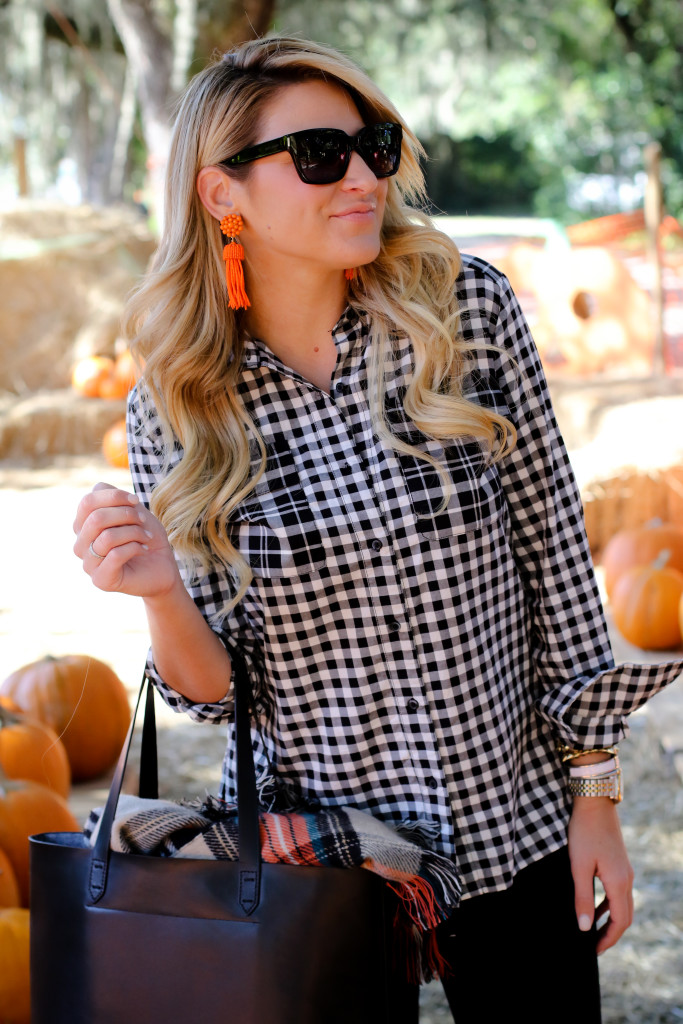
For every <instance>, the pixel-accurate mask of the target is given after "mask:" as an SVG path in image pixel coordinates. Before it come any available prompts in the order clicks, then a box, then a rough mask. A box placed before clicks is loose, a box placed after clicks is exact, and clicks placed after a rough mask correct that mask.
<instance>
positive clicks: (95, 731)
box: [0, 654, 130, 845]
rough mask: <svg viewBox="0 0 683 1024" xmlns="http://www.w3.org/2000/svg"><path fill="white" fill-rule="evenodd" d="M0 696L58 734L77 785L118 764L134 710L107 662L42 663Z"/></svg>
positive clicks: (79, 657)
mask: <svg viewBox="0 0 683 1024" xmlns="http://www.w3.org/2000/svg"><path fill="white" fill-rule="evenodd" d="M0 694H2V695H3V696H6V697H9V699H10V700H12V701H14V703H15V704H18V705H19V707H20V708H22V709H23V710H24V711H26V712H27V713H28V714H30V715H33V716H34V717H36V718H39V719H40V720H41V722H45V723H46V724H47V725H49V726H50V727H51V728H52V729H54V731H55V732H56V733H57V735H58V736H59V737H60V739H61V741H62V743H63V744H64V746H65V747H66V752H67V754H68V757H69V763H70V765H71V774H72V777H73V780H74V781H75V782H76V781H78V782H81V781H84V780H86V779H93V778H96V777H97V776H98V775H102V774H103V772H106V771H107V769H109V768H110V767H111V766H112V764H113V763H114V761H116V759H117V757H118V755H119V752H120V750H121V747H122V745H123V741H124V739H125V738H126V732H127V730H128V724H129V722H130V707H129V704H128V695H127V694H126V689H125V687H124V685H123V683H122V682H121V680H120V679H119V677H118V676H117V675H116V673H115V672H114V671H113V670H112V669H110V668H109V666H108V665H105V664H104V662H102V661H98V660H97V658H91V657H89V656H88V655H86V654H69V655H65V656H64V657H62V658H52V657H47V658H42V659H41V660H40V661H34V662H32V663H31V664H30V665H24V666H23V667H22V668H20V669H17V671H16V672H13V673H12V675H11V676H8V678H7V679H6V680H5V681H4V683H3V684H2V686H1V687H0ZM0 845H2V843H0Z"/></svg>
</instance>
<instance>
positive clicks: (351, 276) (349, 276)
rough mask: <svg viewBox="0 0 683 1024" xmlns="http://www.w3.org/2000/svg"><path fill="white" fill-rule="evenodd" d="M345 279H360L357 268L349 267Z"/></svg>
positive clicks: (345, 272)
mask: <svg viewBox="0 0 683 1024" xmlns="http://www.w3.org/2000/svg"><path fill="white" fill-rule="evenodd" d="M344 277H345V278H346V280H347V281H355V280H356V278H357V277H358V271H357V270H356V268H355V267H349V268H348V270H345V271H344Z"/></svg>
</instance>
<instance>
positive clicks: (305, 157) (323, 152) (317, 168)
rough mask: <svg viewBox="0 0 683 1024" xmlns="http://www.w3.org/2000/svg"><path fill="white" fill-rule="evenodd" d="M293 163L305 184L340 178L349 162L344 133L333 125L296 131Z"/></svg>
mask: <svg viewBox="0 0 683 1024" xmlns="http://www.w3.org/2000/svg"><path fill="white" fill-rule="evenodd" d="M293 155H294V156H295V160H294V162H295V164H296V166H297V169H298V171H299V174H300V176H301V178H302V179H303V181H306V182H308V184H309V185H330V184H332V182H334V181H341V179H342V178H343V177H344V175H345V174H346V169H347V167H348V166H349V151H348V145H347V136H346V135H345V134H344V132H342V131H337V130H336V129H333V128H327V129H325V128H323V129H321V130H320V131H310V132H297V135H296V154H293Z"/></svg>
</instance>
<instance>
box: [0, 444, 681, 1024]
mask: <svg viewBox="0 0 683 1024" xmlns="http://www.w3.org/2000/svg"><path fill="white" fill-rule="evenodd" d="M100 479H107V480H110V481H111V482H113V483H116V484H119V485H121V486H124V487H129V486H130V478H129V476H128V473H127V472H125V471H122V470H111V469H109V468H107V467H106V466H105V465H104V463H101V462H99V461H97V460H89V459H85V458H83V459H79V458H63V459H59V458H58V459H53V460H51V461H50V464H49V465H46V466H45V467H44V468H40V467H35V466H34V467H33V468H30V469H29V468H28V467H26V466H22V465H21V464H18V463H14V464H13V463H8V462H5V463H0V489H1V490H2V494H1V496H0V502H1V507H2V520H3V522H4V524H5V528H4V530H3V532H2V536H1V537H0V565H2V573H1V574H0V672H1V673H2V675H1V676H0V678H4V677H5V676H6V675H8V674H9V673H10V672H11V671H13V670H14V669H15V668H17V667H18V666H20V665H22V664H25V663H27V662H29V661H33V660H35V659H36V658H39V657H41V656H42V655H44V654H54V655H58V654H67V653H87V654H91V655H93V656H94V657H97V658H100V659H101V660H103V661H106V662H108V663H109V664H110V665H112V667H113V668H114V669H115V671H116V672H117V673H118V674H119V675H120V676H121V678H122V679H123V680H124V681H125V682H126V685H127V686H128V688H129V690H130V693H131V695H132V694H133V692H134V691H135V690H136V689H137V685H138V683H139V678H140V675H141V671H142V667H143V663H144V657H145V653H146V650H147V635H146V623H145V617H144V613H143V611H142V608H141V606H140V604H139V602H137V601H136V600H134V599H131V598H127V597H124V596H121V595H111V594H102V593H100V592H98V591H97V590H95V589H94V588H93V587H92V585H91V584H90V582H89V580H88V579H87V577H86V576H85V575H84V574H83V572H82V570H81V568H80V562H79V561H78V560H77V559H76V558H75V557H74V555H73V553H72V551H71V545H72V543H73V540H72V538H73V534H72V529H71V524H72V522H73V518H74V514H75V509H76V505H77V502H78V500H79V498H80V496H81V495H82V494H83V493H84V492H85V491H86V490H88V489H89V488H90V487H91V486H92V485H93V484H94V483H95V482H96V481H97V480H100ZM615 641H616V645H617V656H618V657H619V658H620V659H628V658H633V657H634V655H635V656H637V657H639V658H640V660H644V658H643V655H642V652H640V653H639V654H638V652H635V651H634V649H633V648H627V647H626V646H625V645H624V644H623V642H622V641H620V640H619V639H618V638H617V637H615ZM679 696H680V701H679V703H680V704H683V690H681V691H680V695H679ZM657 699H658V698H656V699H655V700H657ZM675 699H676V700H679V698H678V697H676V698H675ZM159 710H160V731H161V736H160V759H161V777H162V780H163V788H164V792H165V793H166V794H168V795H170V796H174V797H179V796H191V795H197V794H201V793H202V792H203V791H204V790H206V789H208V790H210V791H211V790H213V789H215V786H216V784H217V780H218V777H219V766H220V760H221V755H222V750H223V744H224V738H223V733H222V730H221V728H220V727H211V726H199V725H195V724H193V723H191V722H189V721H188V720H186V719H184V718H183V717H182V716H179V715H175V714H173V713H172V712H170V711H168V710H167V709H165V708H164V709H162V708H160V709H159ZM661 721H662V716H660V717H659V718H657V717H656V716H652V715H650V714H646V713H639V714H637V715H635V716H633V719H632V733H631V737H630V738H629V740H627V741H626V742H624V744H623V746H622V754H623V762H624V774H625V779H626V786H627V791H626V798H625V801H624V803H623V804H622V810H621V818H622V822H623V825H624V830H625V833H626V838H627V842H628V846H629V850H630V853H631V857H632V861H633V865H634V868H635V872H636V882H635V904H636V921H635V924H634V925H633V927H632V928H631V930H630V931H629V932H628V933H627V935H626V936H625V937H624V938H623V939H622V941H621V943H620V944H619V945H618V946H617V947H616V948H615V949H613V950H609V951H608V952H607V953H606V954H605V955H604V956H603V957H602V958H601V976H602V986H603V994H604V1022H605V1024H674V1022H678V1021H681V1020H683V941H682V940H683V786H682V785H681V780H680V777H679V775H678V774H677V771H676V767H675V763H674V756H673V751H672V749H671V743H670V742H669V743H668V749H669V752H668V753H665V752H664V750H663V747H662V735H661V733H662V727H661ZM107 788H108V780H107V779H102V780H98V781H97V782H96V783H95V784H93V785H89V786H85V787H84V786H81V787H77V788H76V789H75V790H74V793H73V796H72V806H73V809H74V811H75V813H76V814H77V815H78V816H79V817H80V818H81V819H83V818H84V817H85V815H86V814H87V811H88V810H89V808H90V807H92V806H95V805H97V804H98V803H100V802H102V800H103V799H104V797H105V796H106V792H107ZM552 927H553V926H552V916H550V918H549V929H548V934H546V935H543V936H539V941H551V940H552ZM560 966H561V968H562V969H563V970H565V971H566V975H565V976H566V990H565V992H563V993H562V994H561V995H560V994H559V993H558V995H559V997H560V998H563V997H565V994H566V992H570V986H571V965H560ZM422 995H423V999H422V1016H421V1022H422V1024H437V1022H448V1021H451V1018H450V1015H449V1012H448V1010H447V1008H446V1004H445V1001H444V999H443V995H442V992H441V988H440V986H439V985H438V984H431V985H429V986H426V987H425V988H424V990H423V994H422ZM576 1019H577V1021H580V1020H581V1015H580V1010H579V1008H578V1007H577V1017H576ZM482 1024H489V1022H486V1021H482Z"/></svg>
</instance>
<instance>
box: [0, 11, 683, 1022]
mask: <svg viewBox="0 0 683 1024" xmlns="http://www.w3.org/2000/svg"><path fill="white" fill-rule="evenodd" d="M269 32H273V33H287V34H295V35H299V36H302V37H311V38H314V39H316V40H318V41H320V42H324V43H327V44H330V45H332V46H335V47H337V48H339V49H341V50H343V51H345V52H346V53H348V54H349V55H350V56H351V57H353V58H355V59H356V60H357V61H358V62H359V63H360V64H361V65H363V66H364V67H365V69H366V70H367V71H368V72H369V73H370V75H371V76H372V77H373V78H374V79H375V80H376V81H377V82H378V84H379V85H380V86H381V87H382V88H383V89H384V91H385V92H386V93H387V94H388V95H389V97H390V98H391V99H392V101H393V102H394V103H395V105H396V106H397V107H398V109H399V110H400V111H401V113H402V114H403V116H404V117H405V118H406V120H407V121H408V123H409V124H410V125H411V126H412V128H413V129H414V130H415V131H416V133H417V135H418V136H419V138H420V140H421V141H422V143H423V145H424V147H425V150H426V152H427V156H428V158H427V160H426V162H425V165H424V170H425V174H426V178H427V183H428V191H429V195H430V201H431V207H430V212H431V213H432V214H433V215H434V216H435V218H436V220H437V223H438V224H439V226H440V227H441V228H442V229H443V230H444V231H446V232H447V233H449V234H450V235H451V236H452V237H453V238H454V239H455V240H456V242H457V243H458V244H459V246H460V247H461V249H462V250H464V251H468V252H474V253H475V254H476V255H479V256H482V257H483V258H485V259H489V260H490V261H491V262H492V263H494V264H496V265H497V266H499V267H500V269H502V270H503V271H504V272H505V273H507V274H508V276H509V277H510V280H511V282H512V284H513V286H514V288H515V290H516V292H517V294H518V296H519V298H520V302H521V304H522V307H523V309H524V312H525V314H526V316H527V319H528V320H529V323H530V326H531V328H532V331H533V333H534V337H535V339H536V342H537V344H538V347H539V350H540V352H541V356H542V359H543V362H544V365H545V368H546V372H547V375H548V378H549V383H550V388H551V392H552V397H553V402H554V406H555V409H556V412H557V416H558V419H559V421H560V426H561V428H562V431H563V433H564V436H565V439H566V441H567V445H568V448H569V452H570V458H571V460H572V464H573V466H574V470H575V472H576V475H577V479H578V483H579V487H580V490H581V495H582V498H583V502H584V508H585V513H586V525H587V530H588V536H589V541H590V544H591V549H592V551H593V555H594V558H595V561H596V564H597V569H598V577H599V581H600V584H601V586H602V587H603V594H604V596H605V599H606V602H607V613H608V619H609V624H610V629H611V633H612V637H613V641H614V645H615V653H616V655H617V657H618V658H619V659H622V660H655V659H663V658H667V657H670V656H674V654H676V652H678V653H677V656H680V649H681V647H682V646H683V642H682V639H681V622H682V621H683V619H682V611H683V609H682V607H681V595H683V430H681V424H682V423H683V230H682V228H681V221H682V220H683V59H682V54H683V10H682V8H681V4H680V0H242V2H234V0H55V2H50V0H0V297H1V302H0V487H1V488H2V495H1V498H0V500H1V502H2V505H1V507H2V516H3V524H4V525H5V529H4V530H3V531H2V532H0V565H1V566H2V571H1V572H0V644H1V647H0V668H2V669H3V670H4V671H2V675H1V676H0V678H3V677H4V676H6V675H9V674H10V672H12V671H14V670H15V669H17V668H18V667H19V666H21V665H23V664H25V663H28V662H32V661H33V660H35V659H39V658H42V657H43V656H44V655H48V654H53V655H66V654H71V653H76V652H82V653H85V654H86V655H88V656H91V657H93V658H100V659H102V660H104V661H105V662H107V663H108V664H110V665H112V666H113V667H114V669H115V671H116V672H117V673H118V675H119V676H120V677H121V678H122V679H123V680H124V681H125V684H126V686H127V688H128V689H129V692H131V693H132V691H133V690H134V689H135V686H136V682H137V679H138V678H139V675H140V671H141V669H142V665H143V662H144V657H145V653H146V649H147V643H148V638H147V632H146V622H145V618H144V614H143V611H142V608H141V607H140V606H139V603H138V602H135V601H133V600H132V599H128V598H125V597H123V596H121V595H110V594H103V593H100V592H98V591H96V590H95V589H94V588H93V587H92V585H91V584H90V582H89V580H88V579H87V578H86V577H85V576H84V574H83V573H82V570H81V567H80V563H79V562H78V561H77V559H76V558H75V557H74V556H73V554H72V552H71V545H72V543H73V534H72V529H71V524H72V521H73V518H74V515H75V510H76V505H77V502H78V500H79V498H80V497H81V495H82V494H83V493H84V492H85V491H86V490H88V489H89V488H90V487H91V486H92V485H93V484H94V483H95V482H96V481H97V480H100V479H108V480H110V481H111V482H113V483H115V484H117V485H120V486H123V487H127V488H130V487H131V481H130V476H129V473H128V469H127V459H126V454H125V441H124V439H123V437H122V427H121V422H122V418H123V415H124V412H125V403H126V397H125V396H126V394H127V391H128V389H129V387H130V385H131V383H132V380H133V378H134V369H133V368H132V366H131V362H130V358H129V354H128V352H127V348H126V342H125V340H124V339H123V338H122V337H121V335H120V326H119V324H120V317H121V312H122V309H123V304H124V302H125V297H126V295H127V293H128V292H129V291H130V289H131V288H132V287H133V286H134V284H135V282H136V281H137V280H138V279H139V277H140V275H141V274H142V273H143V272H144V270H145V267H146V266H147V264H148V261H149V259H150V256H151V255H152V253H153V252H154V248H155V245H156V240H157V237H158V231H159V226H160V221H161V218H162V216H163V212H162V209H161V202H160V196H161V183H162V181H163V176H164V169H165V162H166V154H167V149H168V145H169V138H170V125H171V122H172V115H173V108H174V103H175V101H176V99H177V97H178V95H179V93H180V92H181V91H182V89H183V86H184V85H185V83H186V82H187V81H188V80H189V78H190V77H191V76H192V75H193V74H195V73H196V72H197V71H198V70H200V69H201V68H202V67H203V66H204V64H205V63H206V61H207V60H208V59H209V58H210V57H211V55H212V54H213V53H214V52H215V51H223V50H226V49H229V48H230V47H231V46H233V45H235V44H236V43H239V42H240V41H243V40H245V39H248V38H253V37H254V36H258V35H263V34H266V33H269ZM639 573H640V575H638V574H639ZM618 577H619V582H620V587H617V585H616V581H617V578H618ZM622 578H623V579H624V580H626V583H624V584H623V585H621V579H622ZM610 580H611V582H610ZM644 588H645V589H644ZM653 588H654V589H653ZM617 591H618V593H617ZM645 591H646V592H645ZM627 612H628V614H627ZM681 683H682V681H681V680H680V679H679V680H678V683H677V684H674V686H673V687H671V689H670V691H669V692H668V693H667V694H664V695H662V696H661V697H660V698H657V699H655V700H653V701H652V702H651V705H649V707H648V712H647V715H643V716H634V718H633V722H634V726H633V736H632V740H631V741H630V742H631V746H630V747H628V746H627V747H625V748H624V758H625V760H626V762H627V764H628V776H627V778H628V783H627V784H628V785H630V787H631V788H630V791H629V790H627V793H628V797H627V801H626V802H625V803H624V805H623V807H624V812H623V821H624V823H625V829H626V832H627V838H628V841H629V848H630V850H631V852H632V856H633V857H634V863H635V864H636V869H637V881H636V885H637V889H636V906H637V923H636V925H635V926H634V928H633V929H632V930H631V932H629V933H628V936H627V937H626V939H624V940H623V942H622V943H620V945H619V946H618V947H617V949H616V950H615V951H610V953H608V954H607V956H606V957H605V964H604V969H603V977H604V979H605V982H604V986H605V1007H606V1009H605V1020H606V1021H607V1022H608V1024H625V1022H633V1024H651V1022H668V1024H671V1022H674V1021H678V1020H682V1019H683V959H682V957H683V943H682V941H681V940H682V939H683V791H682V789H681V782H680V779H681V775H682V774H683V685H681ZM161 721H162V729H163V730H167V729H168V730H171V735H172V736H173V740H172V743H171V747H170V748H169V749H170V755H169V756H168V758H167V760H166V761H165V762H164V772H165V778H167V783H168V785H169V786H172V787H175V788H173V789H172V792H171V793H170V795H174V796H179V795H185V794H187V793H188V792H190V793H191V792H192V789H191V788H190V787H191V786H195V785H199V786H200V787H201V785H204V784H206V785H207V786H211V785H212V780H214V781H215V780H216V778H217V772H218V762H219V761H220V755H221V748H222V745H223V743H224V739H223V737H222V736H221V735H216V734H215V732H214V734H213V739H211V740H209V739H208V738H207V736H206V735H205V733H204V732H202V727H198V726H195V725H193V724H191V723H189V722H188V721H187V720H186V719H185V718H184V717H182V716H173V715H170V713H169V714H168V715H166V717H164V715H163V713H162V716H161ZM197 730H199V732H198V731H197ZM209 731H210V730H209ZM176 784H177V785H176ZM106 788H107V779H106V778H104V779H100V780H99V781H98V782H96V784H95V788H94V789H93V788H92V787H88V788H86V790H85V791H83V790H81V791H80V792H79V791H78V787H75V791H74V795H73V796H72V798H71V800H72V807H73V808H74V810H75V812H76V813H77V815H78V816H79V817H83V816H84V815H85V814H86V813H87V809H88V808H89V807H91V806H93V805H94V804H95V803H97V802H98V801H99V800H101V798H102V796H103V794H104V793H105V792H106ZM178 788H179V789H180V792H178ZM549 922H551V918H549ZM550 931H551V929H550ZM1 974H2V964H1V963H0V975H1ZM565 976H567V975H566V974H565ZM569 976H570V975H569ZM436 989H438V986H437V987H436ZM434 990H435V986H430V987H429V991H428V992H427V993H426V994H425V1005H424V1007H423V1011H424V1012H423V1021H424V1022H425V1024H436V1022H437V1021H442V1020H443V1021H446V1020H449V1017H448V1014H447V1011H446V1009H445V1006H444V1004H443V1001H442V1000H441V999H440V996H439V994H438V991H437V992H436V994H435V993H434ZM0 1015H1V1014H0ZM482 1024H486V1022H482Z"/></svg>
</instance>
